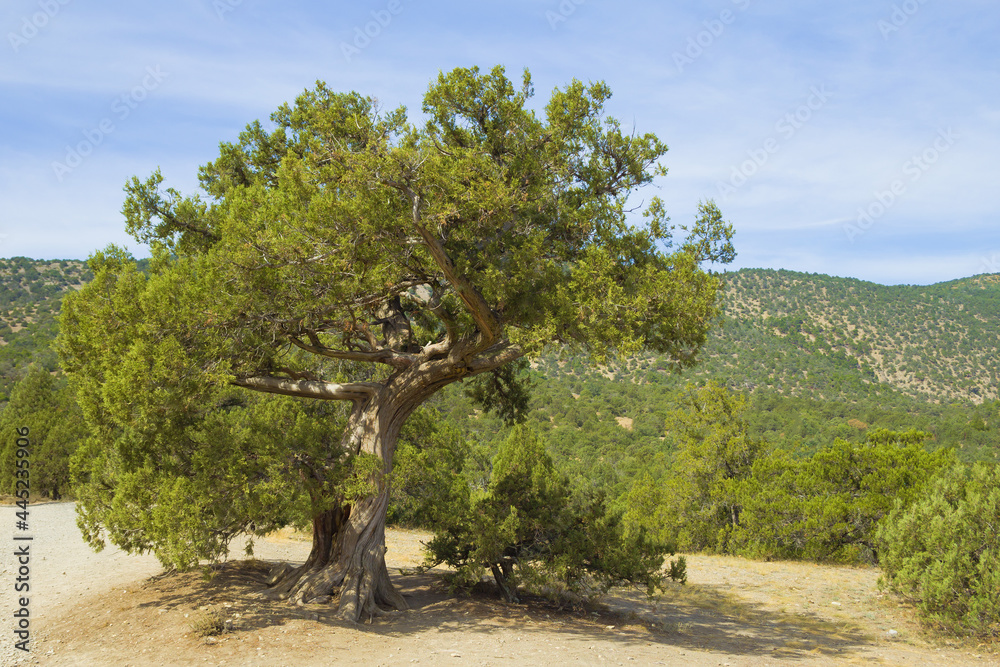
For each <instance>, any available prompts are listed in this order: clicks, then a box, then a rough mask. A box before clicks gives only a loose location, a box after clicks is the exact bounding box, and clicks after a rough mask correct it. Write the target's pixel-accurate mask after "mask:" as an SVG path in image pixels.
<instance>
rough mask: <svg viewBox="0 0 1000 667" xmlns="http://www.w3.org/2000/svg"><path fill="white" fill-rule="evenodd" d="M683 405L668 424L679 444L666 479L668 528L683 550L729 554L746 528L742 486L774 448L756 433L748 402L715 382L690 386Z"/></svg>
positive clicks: (669, 419)
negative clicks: (733, 534) (737, 530)
mask: <svg viewBox="0 0 1000 667" xmlns="http://www.w3.org/2000/svg"><path fill="white" fill-rule="evenodd" d="M679 403H680V407H678V408H677V409H676V410H674V411H673V412H671V413H670V415H669V417H668V418H667V422H666V433H667V437H668V438H669V439H671V440H672V441H673V442H674V443H675V444H676V446H677V451H676V453H675V455H674V460H673V464H672V469H671V472H670V474H669V475H668V477H667V479H666V480H664V485H665V492H664V493H665V503H666V506H667V508H668V515H669V516H670V521H669V523H667V526H669V529H668V530H669V531H671V532H672V533H673V535H672V537H673V539H675V540H676V542H677V546H678V548H680V549H681V550H682V551H683V550H697V549H710V550H716V551H725V550H726V548H727V543H728V540H729V535H730V534H731V532H732V531H733V530H734V529H735V528H736V527H737V526H739V525H740V515H741V513H742V511H743V502H742V501H741V499H740V493H739V488H740V485H741V484H743V483H744V482H745V481H746V480H747V479H748V478H749V477H750V475H751V473H752V470H753V466H754V462H755V461H756V460H757V459H758V458H760V457H761V456H763V455H764V454H766V453H767V451H768V450H769V445H768V444H767V442H766V441H764V440H761V439H759V438H755V437H753V436H752V435H751V434H750V429H749V423H748V421H747V416H746V399H745V398H744V397H743V396H742V395H740V394H737V393H734V392H731V391H730V390H728V389H726V388H725V387H722V386H720V385H718V384H716V383H715V382H709V383H708V384H706V385H705V386H703V387H693V386H692V387H688V388H687V389H686V390H685V391H684V393H683V394H682V396H681V398H680V400H679ZM669 536H670V535H669V533H668V535H667V536H665V537H669Z"/></svg>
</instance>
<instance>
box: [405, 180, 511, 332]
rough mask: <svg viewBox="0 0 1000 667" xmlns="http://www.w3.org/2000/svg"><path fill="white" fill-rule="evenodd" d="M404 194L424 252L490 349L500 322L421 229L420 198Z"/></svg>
mask: <svg viewBox="0 0 1000 667" xmlns="http://www.w3.org/2000/svg"><path fill="white" fill-rule="evenodd" d="M407 194H408V195H409V196H410V199H411V200H412V201H413V225H414V227H416V229H417V232H418V233H419V234H420V237H421V238H422V239H423V240H424V243H425V244H426V245H427V249H428V250H429V251H430V253H431V257H433V258H434V262H435V263H436V264H437V265H438V267H439V268H440V269H441V271H442V272H443V273H444V277H445V279H446V280H447V281H448V282H449V283H451V286H452V287H454V288H455V292H456V293H457V294H458V297H459V298H460V299H461V300H462V303H464V304H465V307H466V308H468V309H469V313H470V314H471V315H472V319H473V320H474V321H475V322H476V326H477V327H479V331H480V332H481V333H482V335H483V341H482V345H483V346H489V345H490V344H492V343H493V341H495V340H496V339H498V338H499V337H500V322H498V321H497V318H496V317H495V316H494V315H493V311H492V309H491V308H490V306H489V304H488V303H486V299H484V298H483V297H482V295H481V294H480V293H479V292H478V291H477V290H476V288H475V287H473V286H472V284H471V283H469V281H468V280H466V279H465V278H464V277H462V276H460V275H458V272H457V271H456V270H455V265H454V263H453V262H452V261H451V258H450V257H448V253H447V252H445V249H444V246H443V245H441V242H440V241H438V239H437V238H436V237H435V236H434V234H433V233H432V232H431V231H430V230H429V229H427V228H426V227H424V225H423V223H422V221H421V216H420V196H419V195H417V193H415V192H413V191H412V190H410V189H409V188H407Z"/></svg>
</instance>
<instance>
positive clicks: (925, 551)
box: [878, 463, 1000, 637]
mask: <svg viewBox="0 0 1000 667" xmlns="http://www.w3.org/2000/svg"><path fill="white" fill-rule="evenodd" d="M878 538H879V540H880V542H881V543H882V550H883V557H882V561H881V564H882V568H883V569H884V571H885V576H886V580H887V582H888V584H889V585H890V586H891V588H892V589H894V590H896V591H898V592H899V593H902V594H903V595H905V596H908V597H910V598H912V599H913V600H915V601H916V603H917V605H918V608H919V609H920V612H921V615H922V616H923V617H924V619H925V620H926V621H928V622H930V623H931V624H932V625H935V626H937V627H939V628H940V629H942V630H945V631H948V632H953V633H956V634H960V635H973V636H986V637H989V636H993V637H996V636H998V635H1000V468H998V467H996V466H991V465H989V464H985V463H977V464H975V465H974V466H973V467H971V468H968V467H966V466H956V467H953V468H951V469H949V470H947V471H946V472H945V473H943V474H942V475H940V476H939V477H937V478H936V479H935V480H934V481H933V482H932V483H931V484H930V485H929V488H928V490H927V492H926V493H925V494H923V497H922V498H921V499H920V500H918V501H916V502H914V503H913V504H911V505H910V506H909V507H901V506H898V507H897V509H895V510H893V512H892V513H891V514H890V515H889V516H888V518H887V520H886V522H885V524H884V525H883V526H882V528H881V529H880V530H879V533H878Z"/></svg>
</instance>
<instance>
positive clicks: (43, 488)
mask: <svg viewBox="0 0 1000 667" xmlns="http://www.w3.org/2000/svg"><path fill="white" fill-rule="evenodd" d="M22 427H27V428H28V429H29V440H30V441H31V456H30V462H31V469H30V470H31V489H32V491H33V492H34V493H36V494H39V495H43V496H47V497H49V498H52V499H53V500H59V499H60V498H62V497H63V496H65V495H68V494H70V483H69V482H70V479H69V461H70V457H71V456H72V454H73V452H74V451H76V448H77V447H78V446H79V444H80V442H81V441H82V439H83V437H84V435H85V430H84V426H83V421H82V415H81V414H80V409H79V408H78V407H77V404H76V400H75V395H74V393H73V391H72V390H71V389H70V388H69V387H67V386H66V383H65V380H63V381H59V380H58V379H57V378H55V377H53V376H52V374H51V373H49V372H47V371H46V370H45V369H44V368H42V367H40V366H37V365H32V366H30V367H28V372H27V374H26V375H25V376H24V378H22V379H21V381H20V382H18V383H17V385H16V386H15V387H14V390H13V392H12V393H11V397H10V402H9V403H8V404H7V407H6V408H4V410H3V413H2V414H0V433H2V434H3V440H2V442H0V466H2V468H0V488H2V489H3V491H4V492H5V493H14V486H15V484H14V470H15V468H14V454H15V452H16V450H17V445H16V439H17V438H16V435H15V429H18V428H22Z"/></svg>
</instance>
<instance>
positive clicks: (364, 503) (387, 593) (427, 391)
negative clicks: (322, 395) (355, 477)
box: [271, 372, 458, 622]
mask: <svg viewBox="0 0 1000 667" xmlns="http://www.w3.org/2000/svg"><path fill="white" fill-rule="evenodd" d="M457 377H458V376H457V375H455V376H452V374H450V375H449V377H447V378H438V380H437V381H434V379H433V378H431V377H427V376H422V375H420V374H418V373H405V372H404V373H402V374H401V375H400V376H397V377H396V378H392V379H390V380H389V381H387V383H386V386H385V387H384V388H383V389H382V390H381V391H379V392H377V393H376V394H375V395H373V396H372V397H371V398H369V399H368V400H367V401H365V402H360V401H359V402H357V403H355V406H354V409H353V410H352V412H351V417H350V419H349V420H348V424H347V429H346V431H345V433H344V437H343V445H344V446H345V448H349V449H350V450H351V451H353V452H355V453H367V454H374V455H375V456H377V457H378V458H379V459H381V461H382V463H383V465H382V470H381V471H380V472H381V474H380V475H376V477H377V479H375V480H373V482H374V483H375V490H374V491H373V492H372V493H371V494H370V495H368V496H366V497H363V498H361V499H359V500H356V501H355V502H354V503H353V504H350V505H345V506H342V507H337V508H335V509H332V510H328V511H325V512H322V513H320V514H318V515H317V516H315V517H313V545H312V551H311V552H310V554H309V558H308V559H307V560H306V562H305V563H304V564H303V565H302V566H300V567H298V568H296V569H294V570H291V571H289V572H287V573H285V574H283V576H279V577H278V580H277V581H276V582H275V583H274V585H273V587H272V589H271V593H272V594H273V595H275V596H277V597H279V598H281V599H288V600H290V601H294V602H296V603H298V604H303V603H308V602H332V600H333V598H334V596H338V602H337V615H338V616H339V617H340V618H342V619H344V620H349V621H355V622H356V621H359V620H361V619H364V618H368V619H371V618H372V617H374V616H378V615H381V614H383V613H385V612H386V611H387V610H393V609H396V610H400V611H402V610H405V609H408V605H407V604H406V600H404V599H403V596H402V595H400V594H399V593H398V592H397V591H396V589H395V588H394V587H393V585H392V581H391V580H390V579H389V572H388V570H387V569H386V565H385V520H386V510H387V509H388V506H389V485H388V483H387V481H386V479H385V476H386V475H388V474H389V473H390V472H391V471H392V457H393V454H394V453H395V450H396V441H397V439H398V437H399V432H400V429H401V428H402V426H403V423H404V422H405V421H406V419H407V417H409V416H410V414H411V413H412V412H413V410H415V409H416V408H417V407H418V406H419V405H420V404H421V403H422V402H423V401H424V400H425V399H426V398H427V397H428V396H430V395H431V394H433V393H434V392H435V391H437V390H438V389H439V388H440V387H442V386H444V385H445V384H448V383H449V382H451V381H454V379H457Z"/></svg>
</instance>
